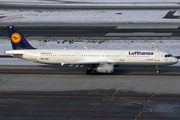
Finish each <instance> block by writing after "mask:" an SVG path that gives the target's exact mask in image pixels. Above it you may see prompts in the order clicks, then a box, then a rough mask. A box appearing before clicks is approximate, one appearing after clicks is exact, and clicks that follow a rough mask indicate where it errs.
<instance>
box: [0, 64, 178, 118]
mask: <svg viewBox="0 0 180 120" xmlns="http://www.w3.org/2000/svg"><path fill="white" fill-rule="evenodd" d="M160 70H161V73H160V74H156V72H155V68H151V67H132V66H131V67H127V66H126V67H125V66H122V67H120V68H116V69H115V73H113V74H99V73H93V74H91V75H86V74H85V71H86V68H68V67H58V66H8V65H7V66H0V119H1V120H9V119H11V120H24V119H26V120H49V119H51V120H52V119H62V120H63V119H66V120H79V119H82V120H90V119H103V120H113V119H115V120H117V119H118V120H138V119H139V120H147V119H148V120H179V119H180V95H179V93H180V88H179V84H180V81H179V77H180V69H179V67H161V68H160Z"/></svg>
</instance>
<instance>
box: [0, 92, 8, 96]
mask: <svg viewBox="0 0 180 120" xmlns="http://www.w3.org/2000/svg"><path fill="white" fill-rule="evenodd" d="M4 93H10V91H0V95H2V94H4Z"/></svg>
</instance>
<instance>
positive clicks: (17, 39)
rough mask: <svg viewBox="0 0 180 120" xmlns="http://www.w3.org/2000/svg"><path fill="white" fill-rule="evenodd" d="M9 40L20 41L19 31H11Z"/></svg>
mask: <svg viewBox="0 0 180 120" xmlns="http://www.w3.org/2000/svg"><path fill="white" fill-rule="evenodd" d="M11 40H12V42H13V43H19V42H20V41H21V35H20V34H19V33H13V34H12V35H11Z"/></svg>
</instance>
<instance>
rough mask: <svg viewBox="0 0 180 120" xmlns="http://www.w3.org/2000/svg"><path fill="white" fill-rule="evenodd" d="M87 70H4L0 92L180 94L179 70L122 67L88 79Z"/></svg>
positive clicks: (170, 68)
mask: <svg viewBox="0 0 180 120" xmlns="http://www.w3.org/2000/svg"><path fill="white" fill-rule="evenodd" d="M86 69H87V68H69V67H60V66H47V65H43V66H36V65H35V66H33V65H32V66H31V65H29V66H23V65H22V66H16V65H15V66H13V65H11V66H8V65H7V66H6V65H4V66H3V65H2V66H0V79H1V80H0V91H74V90H97V89H101V90H112V89H113V90H116V89H117V88H119V87H122V89H121V90H122V91H125V92H127V91H132V92H135V93H163V94H179V93H180V87H179V84H180V80H179V77H180V69H179V67H176V66H172V67H161V68H159V69H160V71H161V73H160V74H156V71H155V68H154V67H152V68H149V67H118V68H115V72H114V73H112V74H100V73H93V74H91V75H86V74H85V72H86Z"/></svg>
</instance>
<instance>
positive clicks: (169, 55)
mask: <svg viewBox="0 0 180 120" xmlns="http://www.w3.org/2000/svg"><path fill="white" fill-rule="evenodd" d="M165 57H173V56H172V55H171V54H168V55H165Z"/></svg>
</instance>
